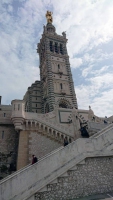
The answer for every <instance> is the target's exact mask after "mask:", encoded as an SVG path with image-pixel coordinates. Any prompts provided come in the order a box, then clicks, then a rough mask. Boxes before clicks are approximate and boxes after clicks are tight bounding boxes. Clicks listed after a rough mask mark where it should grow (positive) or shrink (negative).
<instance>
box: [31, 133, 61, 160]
mask: <svg viewBox="0 0 113 200" xmlns="http://www.w3.org/2000/svg"><path fill="white" fill-rule="evenodd" d="M62 145H63V144H61V143H59V142H57V141H55V140H54V139H50V138H48V137H47V135H42V134H39V132H38V131H36V132H33V131H31V132H30V134H29V162H31V157H32V155H33V154H34V155H36V156H37V157H38V158H41V157H43V156H45V155H46V154H48V153H50V152H52V151H53V150H55V149H57V148H59V147H60V146H62Z"/></svg>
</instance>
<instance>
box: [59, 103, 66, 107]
mask: <svg viewBox="0 0 113 200" xmlns="http://www.w3.org/2000/svg"><path fill="white" fill-rule="evenodd" d="M59 107H60V108H68V106H67V104H66V103H65V102H61V103H59Z"/></svg>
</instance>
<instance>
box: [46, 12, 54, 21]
mask: <svg viewBox="0 0 113 200" xmlns="http://www.w3.org/2000/svg"><path fill="white" fill-rule="evenodd" d="M52 14H53V13H52V12H51V11H47V13H46V19H47V23H51V24H52V22H53V17H52Z"/></svg>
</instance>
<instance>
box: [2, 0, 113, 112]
mask: <svg viewBox="0 0 113 200" xmlns="http://www.w3.org/2000/svg"><path fill="white" fill-rule="evenodd" d="M47 10H51V11H52V12H53V24H54V25H55V27H56V31H57V33H58V34H61V33H62V32H63V31H66V34H67V38H68V43H67V48H68V53H69V56H70V64H71V70H72V74H73V80H74V85H75V92H76V95H77V99H78V106H79V108H80V109H88V107H89V105H90V106H91V107H92V109H93V111H94V113H95V114H96V115H98V116H105V115H106V116H111V115H113V0H99V1H98V0H79V1H78V0H62V1H61V0H53V1H51V0H42V1H41V0H1V4H0V95H1V96H2V104H10V103H11V100H12V99H22V98H23V96H24V94H25V92H26V90H27V88H28V87H29V86H30V85H31V84H32V83H33V82H34V81H35V80H39V68H38V66H39V58H38V54H37V53H36V48H37V43H38V42H39V40H40V38H41V34H42V31H43V24H46V18H45V13H46V11H47Z"/></svg>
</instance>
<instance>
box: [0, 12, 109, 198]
mask: <svg viewBox="0 0 113 200" xmlns="http://www.w3.org/2000/svg"><path fill="white" fill-rule="evenodd" d="M46 19H47V24H46V25H44V26H43V33H42V37H41V39H40V41H39V43H38V44H37V53H38V54H39V60H40V65H39V69H40V80H36V81H35V82H34V83H32V85H31V86H29V87H28V89H27V91H26V93H25V95H24V97H23V99H14V100H12V102H11V105H2V103H1V98H0V160H1V163H0V169H1V171H0V178H1V179H2V182H1V187H3V188H4V187H5V185H4V184H6V186H7V187H9V185H10V184H12V186H11V187H15V191H16V192H15V191H13V188H11V192H10V191H8V192H7V195H6V194H3V193H4V192H3V191H2V196H4V195H6V198H5V197H3V198H2V196H1V200H2V199H3V200H4V199H6V200H9V199H8V196H10V199H15V200H16V199H28V200H33V199H37V200H38V199H44V200H46V199H47V200H48V199H53V200H56V199H74V198H75V197H76V198H78V197H81V196H86V195H92V194H96V193H99V192H104V191H111V186H113V181H112V180H111V179H110V174H109V173H108V174H107V175H105V176H106V177H105V179H106V181H105V182H106V184H103V182H104V180H103V176H101V169H103V172H104V171H105V170H106V167H108V166H109V163H110V162H111V164H112V165H113V157H112V156H113V155H112V154H113V153H112V149H113V145H112V140H113V136H112V135H113V134H112V133H113V116H111V117H109V118H107V117H99V116H96V115H95V114H94V112H93V110H92V108H91V106H89V108H88V109H87V110H84V109H79V108H78V104H77V97H76V91H75V89H74V82H73V77H72V73H71V66H70V62H69V55H68V51H67V47H66V45H67V37H66V33H65V32H63V33H62V35H58V34H57V31H56V28H55V26H54V25H53V17H52V12H50V11H47V13H46ZM83 106H84V105H83ZM65 139H66V140H67V143H68V145H67V146H66V147H64V141H65ZM33 154H34V155H36V156H37V157H38V159H39V162H38V163H36V164H35V165H34V166H31V164H30V163H31V157H32V155H33ZM94 165H95V166H99V168H98V167H97V168H94ZM104 165H105V166H106V167H105V168H104ZM90 169H91V170H92V171H94V173H95V174H97V175H93V173H92V172H91V171H90ZM18 170H19V171H18ZM84 170H85V172H84V175H83V171H84ZM87 170H89V171H87ZM95 170H97V171H95ZM15 171H17V172H15ZM109 171H110V173H111V174H112V175H113V172H112V169H111V168H110V169H109ZM14 172H15V173H14ZM16 173H17V174H16ZM32 173H33V174H34V175H33V174H32ZM9 174H10V177H9V178H8V179H7V181H9V182H7V183H6V182H4V180H5V179H3V178H4V177H6V176H8V175H9ZM13 174H15V175H13ZM87 174H89V175H87ZM26 176H27V179H26ZM81 176H82V177H84V179H82V178H81ZM87 176H88V178H87ZM31 177H32V178H31ZM98 177H99V180H100V182H101V184H100V182H99V181H98V180H97V179H98ZM13 178H14V179H15V180H14V182H13ZM66 178H67V179H66ZM25 179H26V180H25ZM24 180H25V183H24ZM91 180H93V184H92V185H91V184H89V185H88V181H89V183H91ZM77 181H78V182H77ZM107 181H108V182H110V181H111V182H110V184H108V182H107ZM21 182H22V186H21V184H20V183H21ZM75 182H76V184H74V183H75ZM14 183H15V184H14ZM79 183H80V184H79ZM18 184H20V185H19V188H18V192H17V190H16V187H17V185H18ZM87 185H88V186H87ZM106 185H107V186H106ZM3 188H2V189H3ZM66 188H67V189H66ZM94 188H95V190H94ZM20 196H21V198H20Z"/></svg>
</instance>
